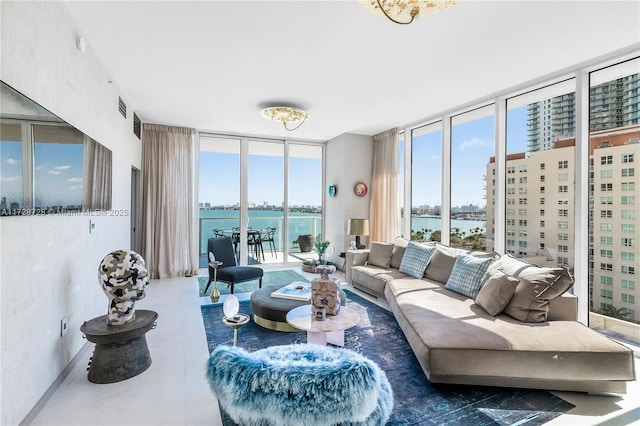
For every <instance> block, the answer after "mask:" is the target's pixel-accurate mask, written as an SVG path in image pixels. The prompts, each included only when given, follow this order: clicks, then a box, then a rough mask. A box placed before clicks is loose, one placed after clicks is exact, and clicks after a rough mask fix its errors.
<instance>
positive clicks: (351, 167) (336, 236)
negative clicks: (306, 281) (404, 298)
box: [325, 133, 373, 265]
mask: <svg viewBox="0 0 640 426" xmlns="http://www.w3.org/2000/svg"><path fill="white" fill-rule="evenodd" d="M372 150H373V138H372V137H371V136H364V135H355V134H350V133H345V134H342V135H340V136H338V137H336V138H333V139H331V140H330V141H328V142H327V145H326V164H325V177H326V186H327V187H328V186H329V185H331V184H334V185H336V186H337V187H338V193H337V195H336V196H335V197H326V204H325V217H326V219H325V228H326V229H325V238H326V239H327V240H328V241H331V245H332V246H333V247H334V248H335V252H334V253H333V254H331V255H330V256H329V258H328V260H330V261H332V262H335V263H336V264H338V265H341V264H342V261H341V260H340V258H339V257H338V255H339V254H340V252H342V251H345V250H346V249H347V248H348V247H349V242H350V241H352V240H354V239H355V237H354V236H351V235H349V233H348V221H349V219H350V218H362V219H367V218H369V203H370V199H369V194H370V191H369V193H367V195H366V196H364V197H358V196H357V195H356V194H355V193H354V191H353V188H354V186H355V185H356V183H358V182H364V183H366V184H367V186H370V185H371V161H372V152H373V151H372ZM361 240H362V243H363V244H365V243H366V242H367V238H366V237H363V238H361Z"/></svg>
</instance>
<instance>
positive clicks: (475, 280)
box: [444, 253, 491, 299]
mask: <svg viewBox="0 0 640 426" xmlns="http://www.w3.org/2000/svg"><path fill="white" fill-rule="evenodd" d="M490 263H491V258H484V259H482V258H478V257H474V256H471V255H470V254H465V253H460V254H459V255H458V257H457V258H456V263H455V264H454V265H453V270H452V271H451V276H450V277H449V279H448V280H447V283H446V284H445V286H444V288H446V289H449V290H452V291H455V292H456V293H460V294H462V295H465V296H467V297H471V298H472V299H475V298H476V296H477V295H478V292H479V291H480V286H481V285H482V281H483V280H484V276H485V274H486V273H487V269H488V268H489V264H490Z"/></svg>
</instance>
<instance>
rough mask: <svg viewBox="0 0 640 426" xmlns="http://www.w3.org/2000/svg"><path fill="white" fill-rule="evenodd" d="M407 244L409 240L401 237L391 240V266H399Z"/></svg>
mask: <svg viewBox="0 0 640 426" xmlns="http://www.w3.org/2000/svg"><path fill="white" fill-rule="evenodd" d="M407 244H409V241H408V240H405V239H404V238H402V237H398V238H396V239H395V241H394V242H393V251H392V253H391V267H392V268H400V263H402V257H403V256H404V251H405V250H406V248H407Z"/></svg>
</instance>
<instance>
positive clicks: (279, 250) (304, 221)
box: [198, 211, 322, 268]
mask: <svg viewBox="0 0 640 426" xmlns="http://www.w3.org/2000/svg"><path fill="white" fill-rule="evenodd" d="M260 213H261V214H260V215H255V216H254V215H253V211H250V217H249V227H250V228H251V229H252V230H254V231H259V232H261V234H262V235H263V234H264V233H265V232H266V230H267V227H273V228H276V233H275V235H274V245H275V250H274V251H273V252H272V250H271V246H270V244H269V243H268V242H263V243H262V248H263V251H264V257H263V255H262V253H260V255H259V256H255V255H253V253H251V250H249V256H248V259H247V263H248V264H258V263H262V264H265V263H266V264H282V263H283V262H284V259H285V252H286V251H288V255H287V256H286V261H287V263H295V262H301V261H304V260H309V259H314V258H317V255H316V254H315V252H301V251H300V247H299V246H298V244H297V243H296V244H294V243H290V244H289V245H287V244H285V242H284V241H283V238H284V232H283V230H284V216H283V215H281V214H282V212H279V211H274V212H271V213H273V215H266V212H264V211H260ZM238 214H239V213H238ZM239 226H240V219H239V218H238V217H235V218H234V217H222V216H220V217H200V218H199V219H198V235H199V241H200V267H201V268H206V267H207V240H208V239H209V238H214V237H215V235H214V232H213V230H214V229H219V230H221V231H222V232H223V234H224V236H229V237H230V236H232V234H233V228H237V227H239ZM321 232H322V215H321V214H317V215H315V214H306V215H303V216H302V215H301V216H297V215H291V214H290V215H289V239H290V240H291V241H294V240H296V239H297V238H298V235H305V234H309V235H313V236H316V235H319V234H320V233H321ZM239 251H240V247H239V246H238V252H239Z"/></svg>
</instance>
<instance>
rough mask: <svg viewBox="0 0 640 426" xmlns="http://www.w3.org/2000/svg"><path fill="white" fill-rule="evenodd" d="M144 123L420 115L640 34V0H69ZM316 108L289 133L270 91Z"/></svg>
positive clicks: (239, 126)
mask: <svg viewBox="0 0 640 426" xmlns="http://www.w3.org/2000/svg"><path fill="white" fill-rule="evenodd" d="M66 6H67V8H68V10H69V11H70V13H71V15H72V17H73V19H74V20H75V21H76V23H77V25H78V27H79V32H80V33H81V34H82V35H83V36H84V37H85V39H86V41H87V49H92V50H93V51H95V53H96V54H97V55H98V56H99V58H100V59H101V60H102V62H103V63H104V65H105V66H106V68H107V70H108V71H109V73H110V74H111V76H112V79H113V81H114V82H115V84H117V86H118V87H119V88H120V90H121V91H122V94H121V96H122V98H123V99H125V100H126V102H127V104H128V106H129V108H131V109H133V110H134V111H136V113H137V114H138V116H139V117H140V118H141V119H142V121H143V122H152V123H160V124H167V125H177V126H185V127H193V128H196V129H198V130H202V131H211V132H216V133H235V134H246V135H260V136H267V137H285V136H286V137H288V138H295V139H303V140H304V139H308V140H322V141H324V140H328V139H331V138H333V137H335V136H338V135H340V134H342V133H345V132H349V133H359V134H366V135H373V134H376V133H379V132H382V131H384V130H387V129H389V128H391V127H396V126H403V125H406V124H408V123H413V122H416V121H419V120H421V119H424V118H427V117H429V116H430V115H434V114H437V113H439V112H441V111H444V110H447V109H451V108H454V107H456V106H459V105H462V104H465V103H468V102H469V101H472V100H475V99H480V98H483V97H486V96H488V95H491V94H493V93H496V92H498V91H501V90H504V89H506V88H509V87H512V86H515V85H519V84H522V83H524V82H527V81H529V80H532V79H535V78H538V77H541V76H543V75H546V74H548V73H551V72H555V71H557V70H560V69H563V68H565V67H569V66H573V65H575V64H578V63H581V62H583V61H586V60H591V59H593V58H596V57H598V56H601V55H604V54H608V53H610V52H612V51H615V50H618V49H621V48H627V47H629V46H631V45H634V44H637V43H639V42H640V32H639V30H638V28H640V2H638V1H624V2H612V1H566V2H563V1H530V2H528V1H509V2H507V1H495V2H494V1H464V0H460V1H459V2H458V4H457V5H455V6H454V7H452V8H450V9H447V10H445V11H443V12H441V13H439V14H436V15H433V16H429V17H425V18H421V19H418V20H417V21H415V22H414V23H413V24H411V25H408V26H399V25H396V24H393V23H391V22H389V21H387V20H386V19H385V18H383V17H378V16H376V15H373V14H371V13H369V12H368V11H367V10H366V9H365V8H363V7H362V6H361V5H360V4H359V2H358V1H356V0H343V1H238V0H236V1H193V2H189V1H139V2H138V1H126V2H123V1H104V2H97V1H83V2H80V1H68V2H66ZM271 102H286V103H291V104H296V105H298V106H300V107H302V108H304V109H306V110H307V111H308V112H309V113H310V118H309V120H308V121H307V122H306V123H304V125H303V126H302V127H300V128H299V129H298V130H296V131H294V132H287V131H285V130H284V128H283V126H282V125H281V124H280V123H277V122H271V121H268V120H265V119H264V118H262V117H261V116H260V115H259V111H260V109H261V107H262V106H263V105H264V104H265V103H271Z"/></svg>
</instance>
